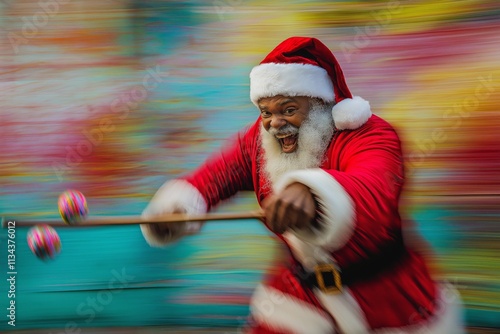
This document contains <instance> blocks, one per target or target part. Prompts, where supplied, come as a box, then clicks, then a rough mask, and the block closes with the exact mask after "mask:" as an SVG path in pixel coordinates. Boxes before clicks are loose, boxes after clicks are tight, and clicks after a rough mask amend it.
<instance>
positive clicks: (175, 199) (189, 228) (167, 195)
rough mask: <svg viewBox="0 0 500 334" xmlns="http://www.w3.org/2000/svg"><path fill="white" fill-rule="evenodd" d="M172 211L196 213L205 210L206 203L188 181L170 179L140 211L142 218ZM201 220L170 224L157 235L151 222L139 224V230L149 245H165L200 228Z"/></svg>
mask: <svg viewBox="0 0 500 334" xmlns="http://www.w3.org/2000/svg"><path fill="white" fill-rule="evenodd" d="M173 212H179V213H181V212H182V213H187V214H198V213H205V212H207V203H206V201H205V199H204V198H203V196H202V195H201V193H200V192H199V191H198V189H196V188H195V187H194V186H193V185H191V184H190V183H189V182H187V181H184V180H172V181H168V182H166V183H164V184H163V185H162V186H161V187H160V189H158V191H157V192H156V194H155V195H154V196H153V199H151V201H150V202H149V204H148V206H147V207H146V209H145V210H144V211H143V212H142V218H143V219H151V218H153V217H155V216H161V215H163V214H169V213H173ZM201 226H202V223H201V222H187V223H181V224H171V228H170V229H169V231H168V233H167V234H161V235H159V234H158V233H156V232H155V231H154V230H153V229H152V225H151V224H141V231H142V234H143V236H144V238H145V239H146V241H147V242H148V244H149V245H150V246H153V247H161V246H165V245H167V244H169V243H171V242H173V241H175V240H177V239H179V238H180V237H182V236H184V235H187V234H193V233H196V232H198V231H199V230H200V229H201Z"/></svg>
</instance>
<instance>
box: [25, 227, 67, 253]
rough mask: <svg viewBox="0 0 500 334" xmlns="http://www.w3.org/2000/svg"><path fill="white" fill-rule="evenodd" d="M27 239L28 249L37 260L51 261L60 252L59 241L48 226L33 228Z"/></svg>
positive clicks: (57, 236) (29, 231) (54, 231)
mask: <svg viewBox="0 0 500 334" xmlns="http://www.w3.org/2000/svg"><path fill="white" fill-rule="evenodd" d="M27 238H28V246H29V248H30V249H31V251H32V252H33V254H35V255H36V257H38V258H39V259H42V260H47V259H52V258H54V257H55V256H56V255H57V254H59V252H60V251H61V239H60V238H59V235H58V234H57V232H56V230H54V229H53V228H52V227H50V226H49V225H36V226H33V227H32V228H30V229H29V230H28V236H27Z"/></svg>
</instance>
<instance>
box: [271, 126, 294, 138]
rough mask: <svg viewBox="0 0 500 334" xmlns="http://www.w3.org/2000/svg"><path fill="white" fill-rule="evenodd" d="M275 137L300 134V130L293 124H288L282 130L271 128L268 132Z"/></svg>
mask: <svg viewBox="0 0 500 334" xmlns="http://www.w3.org/2000/svg"><path fill="white" fill-rule="evenodd" d="M268 132H269V133H270V134H272V135H273V136H275V137H276V136H290V135H296V134H298V133H299V128H298V127H296V126H293V125H291V124H287V125H285V126H284V127H282V128H280V129H275V128H270V129H269V131H268Z"/></svg>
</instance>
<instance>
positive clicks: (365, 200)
mask: <svg viewBox="0 0 500 334" xmlns="http://www.w3.org/2000/svg"><path fill="white" fill-rule="evenodd" d="M346 137H347V138H346V139H345V140H346V145H345V146H344V147H343V148H342V153H340V152H339V153H340V160H339V162H340V164H339V170H334V169H327V170H326V172H327V173H328V174H330V175H331V176H332V177H333V178H334V179H335V181H336V182H338V183H339V184H340V186H341V187H342V188H343V189H344V190H345V192H346V193H347V195H348V196H349V197H350V198H351V200H352V202H353V205H354V208H355V212H354V216H353V218H354V222H353V223H354V226H353V228H354V230H353V233H352V235H351V237H350V238H349V239H348V240H347V242H346V244H345V246H344V247H342V248H341V249H339V250H338V251H337V255H338V258H339V259H342V260H343V261H345V262H348V263H355V262H358V260H360V259H362V258H368V257H371V256H373V254H378V253H383V254H387V252H388V251H389V250H390V249H393V247H394V249H396V247H397V246H398V245H399V243H400V242H401V238H402V236H401V219H400V216H399V208H398V204H399V197H400V193H401V188H402V186H403V180H404V175H403V159H402V152H401V145H400V141H399V138H398V136H397V134H396V132H395V131H394V129H393V128H392V127H391V126H390V125H389V124H387V123H385V122H383V121H381V120H377V121H376V122H373V123H370V124H367V126H366V128H364V129H362V130H361V131H360V133H358V134H356V133H351V134H350V135H349V136H346ZM349 137H350V138H349Z"/></svg>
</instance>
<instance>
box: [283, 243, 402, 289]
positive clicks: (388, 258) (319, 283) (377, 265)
mask: <svg viewBox="0 0 500 334" xmlns="http://www.w3.org/2000/svg"><path fill="white" fill-rule="evenodd" d="M407 255H408V253H407V250H406V249H405V248H404V246H403V244H402V243H397V244H393V245H390V246H388V247H386V248H385V249H384V250H381V251H380V252H379V253H377V255H375V256H372V257H371V258H368V259H366V260H362V261H359V262H358V263H355V264H352V265H350V266H347V267H345V268H342V269H341V268H339V267H338V266H337V264H336V263H322V264H318V265H316V266H315V267H314V270H313V271H308V270H305V269H304V267H302V265H300V264H298V263H297V264H296V265H295V266H294V268H292V271H293V273H294V274H295V276H296V277H297V278H298V279H299V281H300V282H301V283H302V285H304V286H305V287H307V288H313V287H316V288H318V289H320V290H321V291H322V292H325V293H328V294H334V293H339V292H342V288H343V286H348V285H350V284H352V283H354V282H356V281H361V280H366V279H369V278H372V277H374V276H376V275H378V274H380V273H381V272H383V271H384V270H388V269H389V268H393V267H394V266H395V264H396V263H400V262H401V261H402V260H403V258H404V257H405V256H407Z"/></svg>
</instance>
